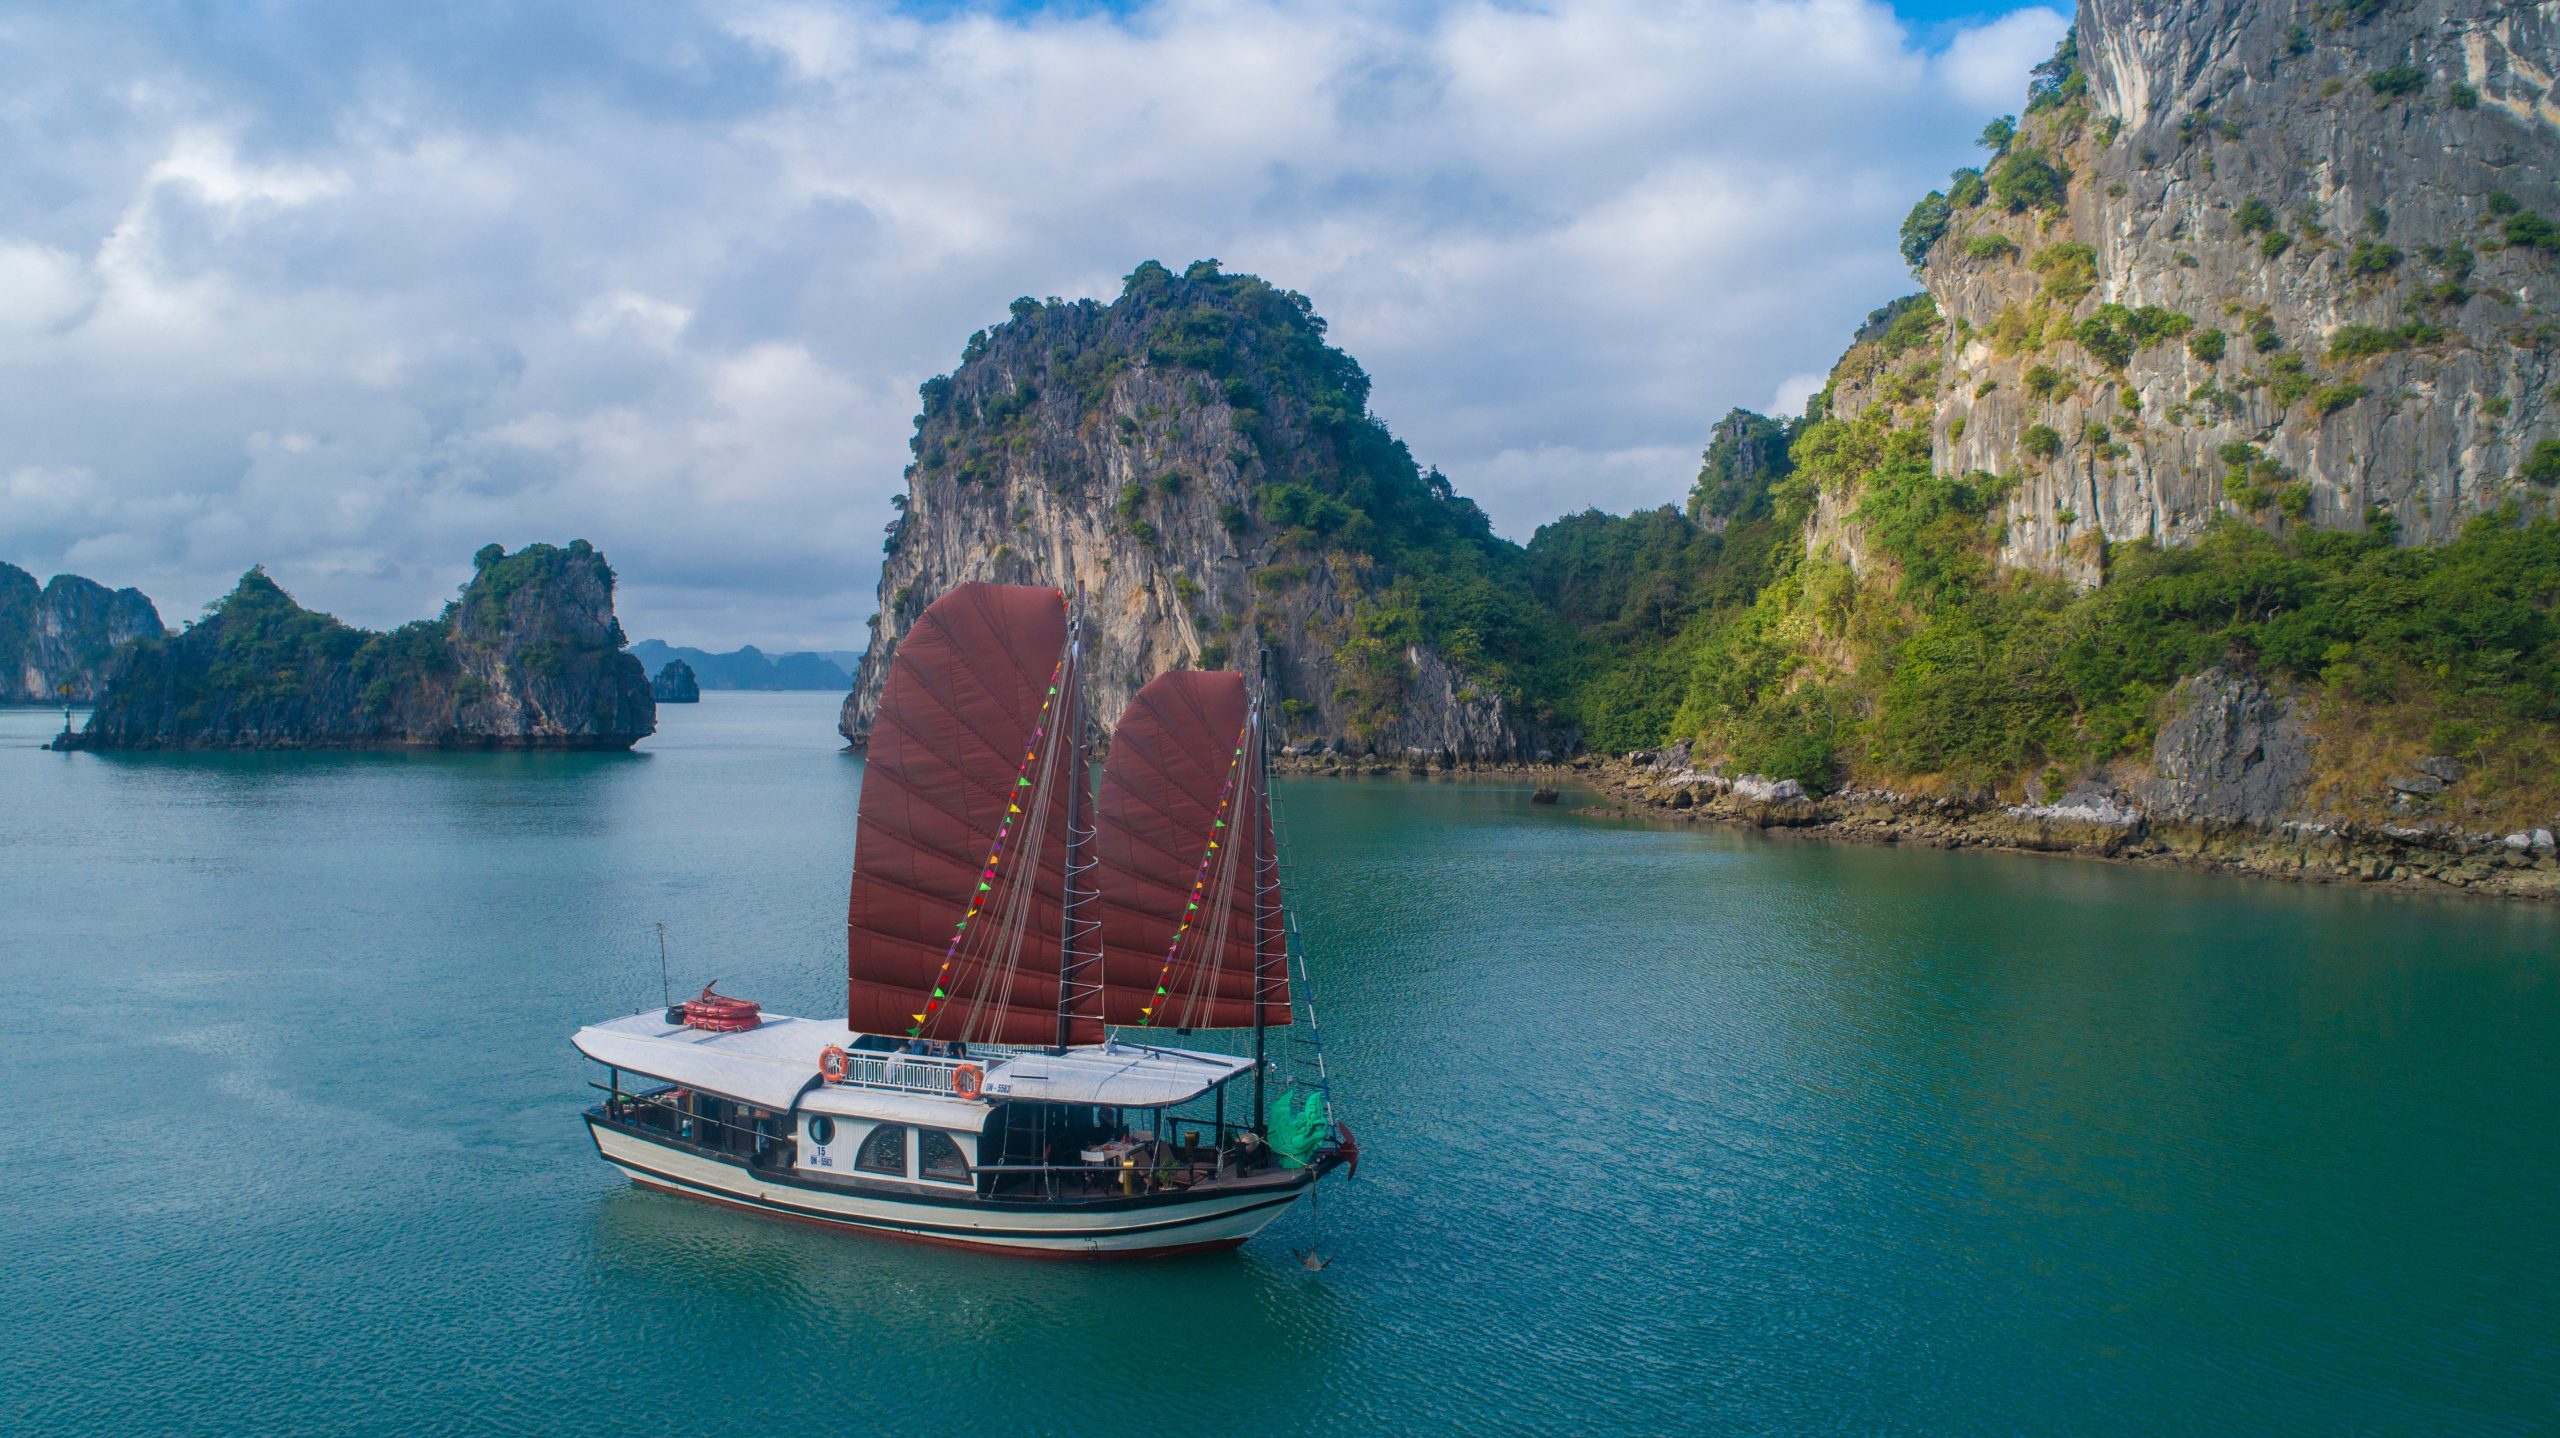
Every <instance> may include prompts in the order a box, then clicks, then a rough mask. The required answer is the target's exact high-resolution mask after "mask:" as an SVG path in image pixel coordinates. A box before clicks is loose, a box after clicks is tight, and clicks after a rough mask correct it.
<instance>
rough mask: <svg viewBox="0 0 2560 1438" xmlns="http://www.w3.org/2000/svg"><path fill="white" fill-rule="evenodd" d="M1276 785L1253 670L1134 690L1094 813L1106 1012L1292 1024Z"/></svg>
mask: <svg viewBox="0 0 2560 1438" xmlns="http://www.w3.org/2000/svg"><path fill="white" fill-rule="evenodd" d="M1267 783H1268V776H1267V775H1266V774H1265V772H1264V769H1263V764H1262V743H1261V736H1260V735H1259V734H1258V733H1257V732H1255V728H1254V724H1253V706H1252V700H1251V696H1250V695H1248V694H1247V693H1246V691H1245V683H1244V678H1243V676H1241V675H1237V674H1228V673H1216V672H1204V671H1199V670H1175V671H1173V672H1171V673H1166V674H1159V675H1157V676H1156V677H1155V678H1154V679H1152V680H1150V681H1149V682H1148V683H1147V685H1146V687H1145V688H1143V689H1140V690H1139V691H1138V693H1137V697H1136V698H1134V699H1132V700H1130V701H1129V708H1128V711H1127V712H1126V713H1125V714H1123V715H1122V716H1121V718H1120V727H1119V729H1118V731H1117V732H1116V733H1114V734H1113V736H1112V740H1111V754H1110V757H1109V758H1108V759H1106V760H1105V761H1104V763H1103V767H1102V801H1101V803H1100V805H1099V806H1098V808H1097V809H1096V813H1095V820H1096V828H1095V834H1094V861H1095V865H1096V874H1097V875H1098V887H1099V889H1100V890H1101V897H1100V899H1099V900H1098V903H1097V907H1098V908H1099V910H1100V918H1101V922H1102V948H1103V961H1102V969H1103V1004H1102V1010H1103V1018H1104V1019H1105V1021H1107V1022H1109V1023H1113V1024H1120V1025H1125V1026H1132V1027H1143V1028H1156V1029H1186V1028H1191V1029H1201V1028H1250V1027H1252V1026H1253V1025H1254V1024H1255V1023H1256V1022H1261V1023H1267V1024H1285V1023H1287V1022H1289V974H1288V962H1287V957H1286V949H1285V940H1284V936H1283V934H1282V932H1281V920H1280V883H1279V874H1280V866H1279V861H1278V858H1277V855H1276V853H1275V851H1274V849H1273V846H1272V835H1271V810H1270V804H1269V802H1268V797H1269V796H1268V793H1267V791H1266V785H1267ZM1257 938H1258V940H1259V941H1258V942H1257Z"/></svg>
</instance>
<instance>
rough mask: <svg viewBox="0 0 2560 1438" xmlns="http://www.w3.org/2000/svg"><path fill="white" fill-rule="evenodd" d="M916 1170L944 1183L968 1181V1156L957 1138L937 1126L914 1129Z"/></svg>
mask: <svg viewBox="0 0 2560 1438" xmlns="http://www.w3.org/2000/svg"><path fill="white" fill-rule="evenodd" d="M916 1171H917V1172H918V1173H920V1174H922V1175H924V1176H925V1177H926V1178H932V1179H939V1180H941V1181H942V1182H944V1183H967V1182H968V1181H969V1156H968V1155H967V1154H965V1153H962V1152H961V1151H960V1144H959V1142H958V1140H956V1139H954V1138H952V1136H951V1135H949V1134H947V1133H944V1132H943V1131H942V1130H940V1129H937V1128H921V1129H918V1130H916Z"/></svg>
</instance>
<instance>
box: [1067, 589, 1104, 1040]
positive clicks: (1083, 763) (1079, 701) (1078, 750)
mask: <svg viewBox="0 0 2560 1438" xmlns="http://www.w3.org/2000/svg"><path fill="white" fill-rule="evenodd" d="M1083 657H1084V581H1083V580H1077V581H1076V603H1075V609H1074V611H1073V612H1071V613H1070V614H1069V615H1068V616H1067V663H1066V678H1065V679H1064V680H1063V681H1062V682H1061V683H1060V684H1059V686H1058V688H1059V690H1060V691H1061V692H1060V693H1059V695H1058V698H1059V700H1060V701H1061V704H1062V707H1061V709H1060V711H1059V722H1060V723H1062V724H1065V725H1066V726H1068V727H1067V730H1066V742H1065V743H1064V744H1063V745H1062V746H1061V748H1060V752H1061V754H1063V755H1064V756H1065V758H1066V761H1067V775H1066V777H1067V781H1068V782H1067V794H1066V804H1067V855H1066V866H1067V886H1066V893H1065V908H1064V914H1063V916H1062V918H1061V921H1060V923H1059V925H1058V1041H1057V1051H1058V1052H1060V1053H1064V1052H1065V1051H1066V1048H1067V1041H1068V1039H1069V1037H1070V1035H1071V1032H1072V1030H1073V1028H1074V1025H1075V1018H1076V1000H1077V997H1078V990H1079V989H1082V990H1084V991H1086V992H1090V991H1091V990H1092V989H1093V988H1094V987H1096V984H1095V982H1094V981H1093V979H1092V978H1091V977H1089V976H1088V975H1086V974H1085V972H1084V969H1085V966H1086V964H1087V963H1094V964H1099V963H1100V962H1101V961H1102V955H1101V953H1100V952H1099V951H1098V950H1097V951H1096V952H1095V953H1093V954H1092V955H1090V956H1087V955H1084V954H1080V953H1078V952H1077V950H1076V944H1077V943H1078V941H1080V940H1081V939H1083V938H1084V933H1083V932H1082V931H1083V930H1084V929H1085V928H1086V927H1088V925H1087V921H1086V919H1085V917H1084V901H1085V899H1086V898H1087V897H1089V896H1090V895H1091V893H1092V891H1091V890H1090V889H1087V888H1083V887H1081V886H1080V885H1079V883H1078V879H1079V877H1080V876H1081V875H1082V874H1083V873H1084V871H1085V870H1086V869H1088V868H1090V867H1091V866H1092V865H1091V860H1090V859H1089V857H1088V853H1087V851H1088V849H1089V847H1090V842H1091V840H1092V837H1093V835H1092V825H1091V824H1090V822H1089V821H1088V820H1087V819H1086V818H1085V812H1084V810H1085V797H1086V796H1085V786H1086V785H1088V784H1090V783H1092V782H1093V751H1092V747H1091V744H1090V742H1089V741H1088V739H1087V738H1086V735H1085V725H1084V664H1083Z"/></svg>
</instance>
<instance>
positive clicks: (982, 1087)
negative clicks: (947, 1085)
mask: <svg viewBox="0 0 2560 1438" xmlns="http://www.w3.org/2000/svg"><path fill="white" fill-rule="evenodd" d="M986 1087H987V1071H986V1070H985V1069H982V1068H980V1067H978V1066H977V1065H976V1064H962V1065H961V1066H960V1067H958V1068H956V1069H953V1070H952V1071H951V1091H952V1092H953V1093H955V1094H958V1095H959V1096H960V1097H962V1098H976V1097H977V1096H978V1095H979V1094H981V1093H984V1092H986Z"/></svg>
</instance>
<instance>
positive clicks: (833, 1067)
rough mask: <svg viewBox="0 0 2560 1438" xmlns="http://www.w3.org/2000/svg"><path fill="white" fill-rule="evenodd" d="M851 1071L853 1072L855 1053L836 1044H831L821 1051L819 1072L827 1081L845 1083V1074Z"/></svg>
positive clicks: (819, 1054)
mask: <svg viewBox="0 0 2560 1438" xmlns="http://www.w3.org/2000/svg"><path fill="white" fill-rule="evenodd" d="M851 1072H853V1055H851V1054H849V1053H846V1052H845V1051H844V1050H842V1049H840V1048H837V1047H836V1046H835V1045H834V1044H829V1045H827V1046H826V1047H825V1048H824V1049H822V1050H820V1051H819V1053H818V1073H819V1075H820V1076H821V1077H823V1078H825V1079H826V1081H827V1082H829V1083H843V1082H844V1076H845V1075H846V1074H849V1073H851Z"/></svg>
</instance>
